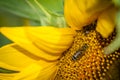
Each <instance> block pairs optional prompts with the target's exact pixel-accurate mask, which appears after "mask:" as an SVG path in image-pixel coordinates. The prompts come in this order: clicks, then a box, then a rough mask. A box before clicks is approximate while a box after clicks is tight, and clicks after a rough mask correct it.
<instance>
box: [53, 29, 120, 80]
mask: <svg viewBox="0 0 120 80" xmlns="http://www.w3.org/2000/svg"><path fill="white" fill-rule="evenodd" d="M112 39H113V35H112V36H111V37H110V38H108V39H103V38H101V36H100V34H98V33H97V32H96V31H95V30H88V31H86V32H85V31H84V30H82V31H77V35H76V37H75V39H74V42H73V45H72V46H71V48H70V49H68V50H67V51H66V52H65V53H64V55H63V57H62V58H61V59H60V61H59V63H58V65H59V68H58V71H57V74H56V76H55V79H54V80H103V78H104V77H105V76H106V72H107V71H108V70H109V68H110V66H111V65H112V64H113V62H114V61H115V60H116V59H118V58H119V57H120V53H119V52H117V51H116V52H115V53H113V54H110V55H108V56H107V55H104V54H103V47H104V46H106V45H108V44H109V42H110V41H111V40H112Z"/></svg>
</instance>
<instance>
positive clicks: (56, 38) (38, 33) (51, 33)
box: [26, 27, 75, 55]
mask: <svg viewBox="0 0 120 80" xmlns="http://www.w3.org/2000/svg"><path fill="white" fill-rule="evenodd" d="M26 31H27V33H26V34H27V35H28V37H29V39H30V40H31V41H32V42H33V43H34V44H35V45H36V46H37V47H39V49H41V50H44V51H45V52H49V54H52V55H61V53H62V52H64V51H65V50H66V49H68V48H69V46H70V45H71V43H72V41H73V37H74V36H75V31H73V30H72V29H70V28H54V27H44V28H43V27H37V28H35V27H27V29H26Z"/></svg>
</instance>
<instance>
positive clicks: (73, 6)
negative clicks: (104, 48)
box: [64, 0, 117, 38]
mask: <svg viewBox="0 0 120 80" xmlns="http://www.w3.org/2000/svg"><path fill="white" fill-rule="evenodd" d="M64 11H65V18H66V21H67V23H68V25H69V26H70V27H72V28H73V29H81V28H82V27H83V26H86V25H88V24H90V23H92V22H93V21H95V20H97V28H96V30H97V31H98V32H99V33H100V34H101V35H102V36H103V37H104V38H107V37H108V36H109V35H110V34H111V32H113V30H114V27H115V15H116V11H117V9H116V8H115V7H114V5H113V4H112V1H111V0H91V1H88V0H65V10H64Z"/></svg>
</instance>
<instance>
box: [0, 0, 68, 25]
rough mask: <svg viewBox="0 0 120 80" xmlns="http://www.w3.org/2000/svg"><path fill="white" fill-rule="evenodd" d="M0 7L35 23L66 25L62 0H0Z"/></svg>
mask: <svg viewBox="0 0 120 80" xmlns="http://www.w3.org/2000/svg"><path fill="white" fill-rule="evenodd" d="M0 9H2V10H5V11H8V12H10V13H13V14H16V15H18V16H21V17H24V18H28V19H29V20H32V22H35V23H36V22H37V25H49V26H55V27H66V22H65V19H64V14H63V0H0Z"/></svg>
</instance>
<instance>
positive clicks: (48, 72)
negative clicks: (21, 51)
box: [13, 61, 57, 80]
mask: <svg viewBox="0 0 120 80" xmlns="http://www.w3.org/2000/svg"><path fill="white" fill-rule="evenodd" d="M56 70H57V66H56V62H53V63H49V62H45V61H38V62H37V63H33V64H31V65H29V66H28V67H26V68H24V69H23V70H22V71H21V72H20V73H19V74H17V75H16V76H15V77H14V78H13V80H51V78H53V76H54V75H55V72H56Z"/></svg>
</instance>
